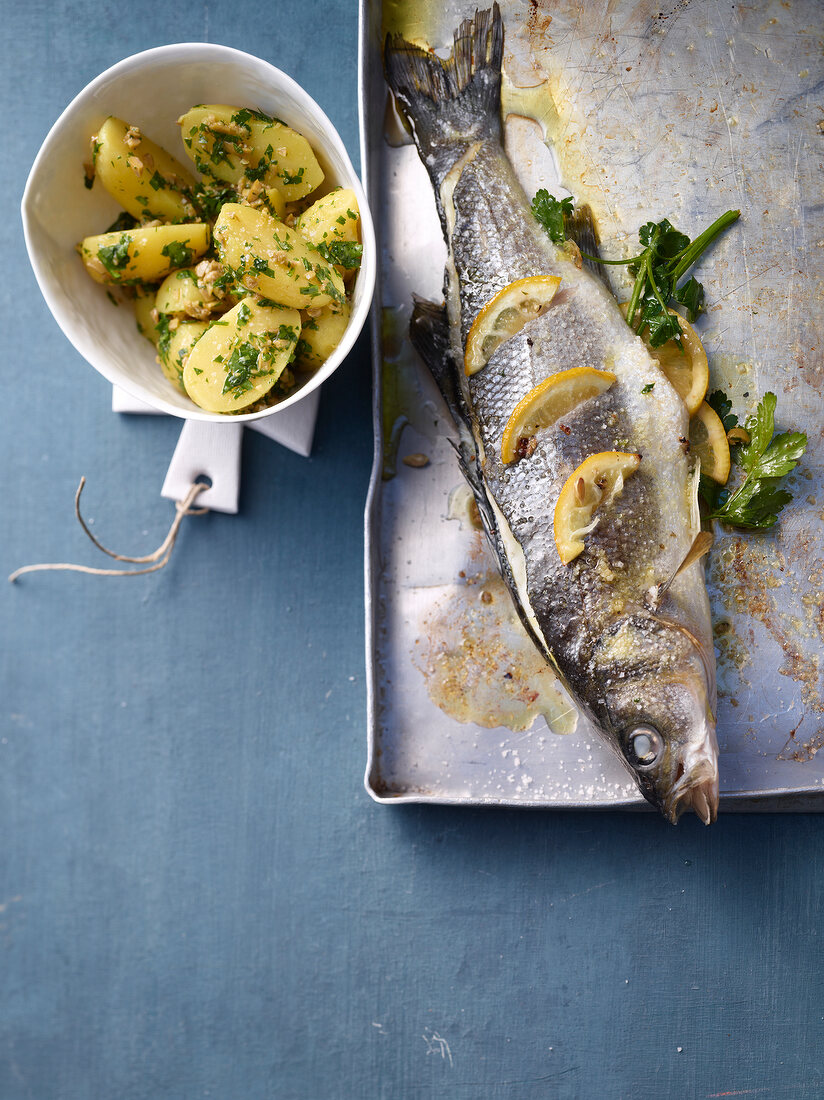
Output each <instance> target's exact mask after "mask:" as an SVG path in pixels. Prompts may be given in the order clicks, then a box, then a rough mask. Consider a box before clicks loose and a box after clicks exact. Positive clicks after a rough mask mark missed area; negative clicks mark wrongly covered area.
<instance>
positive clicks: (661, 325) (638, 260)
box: [532, 188, 740, 348]
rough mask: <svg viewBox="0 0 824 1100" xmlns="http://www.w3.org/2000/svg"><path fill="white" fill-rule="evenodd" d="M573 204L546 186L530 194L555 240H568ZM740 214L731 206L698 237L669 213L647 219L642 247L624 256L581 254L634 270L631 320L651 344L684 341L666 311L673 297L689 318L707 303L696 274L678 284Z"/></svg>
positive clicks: (537, 213)
mask: <svg viewBox="0 0 824 1100" xmlns="http://www.w3.org/2000/svg"><path fill="white" fill-rule="evenodd" d="M572 207H573V200H572V199H571V198H567V199H560V200H558V199H556V198H555V197H554V196H552V195H550V194H549V193H548V192H547V191H546V190H545V189H543V188H542V189H541V190H540V191H539V192H538V193H537V194H536V196H535V198H534V199H533V200H532V213H533V214H534V215H535V217H536V218H537V220H538V221H539V222H540V223H541V225H542V226H543V227H544V229H545V230H546V232H547V233H548V234H549V236H550V239H551V240H553V241H554V242H555V244H563V242H564V241H565V240H566V228H565V225H564V220H565V217H569V216H571V214H572ZM739 214H740V211H738V210H727V212H726V213H725V214H722V215H721V217H720V218H716V220H715V221H714V222H713V223H712V225H711V226H709V227H708V228H707V229H705V230H704V232H703V233H701V234H700V235H699V236H698V237H696V238H695V240H694V241H691V240H690V238H689V237H688V236H687V235H686V233H681V232H680V231H679V230H677V229H676V228H675V227H674V226H673V225H672V223H671V222H670V221H668V220H667V219H666V218H662V220H661V221H660V222H646V223H645V224H644V225H642V226H641V228H640V229H639V230H638V239H639V241H640V243H641V245H642V246H643V251H641V252H639V253H638V255H636V256H631V257H630V258H629V259H626V260H602V259H601V258H600V256H590V255H588V254H587V253H582V255H583V256H584V257H585V258H586V259H587V260H591V261H592V262H593V263H599V264H608V265H612V266H621V267H626V268H627V269H628V270H629V272H630V274H631V275H634V276H635V282H634V283H633V287H632V294H631V295H630V299H629V305H628V307H627V322H628V324H630V325H631V326H632V327H633V328H634V329H635V331H636V332H637V333H638V334H639V335H640V334H641V333H642V332H643V331H644V329H645V328H647V329H648V330H649V331H648V334H647V342H648V343H649V344H650V346H651V347H654V348H660V347H661V345H662V344H665V343H666V342H667V340H675V341H676V342H677V343H678V344H679V345H680V343H681V335H682V333H681V325H680V323H679V321H678V318H677V316H673V315H672V314H671V313H669V312H668V310H669V305H670V302H673V301H674V302H677V303H678V304H679V305H682V306H683V307H684V308H685V309H686V312H687V319H688V320H689V321H694V320H695V319H696V318H697V317H698V314H699V313H700V312H701V310H702V309H703V305H704V288H703V286H702V285H701V283H699V282H698V280H697V279H696V278H695V277H694V276H691V277H690V278H689V279H687V280H686V282H683V283H681V285H680V286H679V285H678V284H679V282H680V281H681V279H683V277H684V276H685V275H686V273H687V271H689V269H690V268H691V267H692V266H693V264H694V263H695V262H696V260H698V258H699V257H700V256H701V255H702V253H703V252H705V251H706V250H707V248H709V246H710V245H711V244H712V242H713V241H714V240H715V238H716V237H717V236H719V234H721V233H723V232H724V230H725V229H727V228H728V226H730V225H732V224H733V222H735V221H736V220H737V219H738V217H739Z"/></svg>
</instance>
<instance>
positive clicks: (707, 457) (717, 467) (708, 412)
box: [690, 401, 730, 485]
mask: <svg viewBox="0 0 824 1100" xmlns="http://www.w3.org/2000/svg"><path fill="white" fill-rule="evenodd" d="M690 449H691V450H692V451H693V453H694V454H697V455H698V457H699V459H700V460H701V473H702V474H706V475H707V477H711V478H712V480H713V481H717V482H718V484H719V485H724V484H725V483H726V481H727V478H728V477H729V476H730V445H729V443H728V442H727V433H726V432H725V431H724V425H723V424H722V423H721V418H720V417H719V415H718V413H717V412H716V411H715V409H713V408H711V407H710V406H709V405H708V404H707V403H706V401H703V402H702V403H701V405H700V406H699V407H698V412H697V413H696V414H695V416H694V417H693V418H692V420H690Z"/></svg>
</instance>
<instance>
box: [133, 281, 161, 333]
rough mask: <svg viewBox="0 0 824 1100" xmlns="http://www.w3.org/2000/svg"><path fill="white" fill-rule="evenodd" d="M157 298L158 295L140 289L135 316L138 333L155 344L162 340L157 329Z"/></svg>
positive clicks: (136, 299)
mask: <svg viewBox="0 0 824 1100" xmlns="http://www.w3.org/2000/svg"><path fill="white" fill-rule="evenodd" d="M155 297H156V295H155V294H154V292H153V291H146V290H144V289H143V288H142V287H140V288H138V291H137V295H136V297H135V300H134V316H135V320H136V321H137V331H138V332H139V333H140V335H141V336H145V337H146V339H147V340H151V342H152V343H153V344H157V341H158V340H159V339H160V333H159V332H158V331H157V329H156V328H155V319H154V308H155Z"/></svg>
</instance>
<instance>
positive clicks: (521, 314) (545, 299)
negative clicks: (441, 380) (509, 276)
mask: <svg viewBox="0 0 824 1100" xmlns="http://www.w3.org/2000/svg"><path fill="white" fill-rule="evenodd" d="M560 281H561V279H560V277H559V276H558V275H531V276H530V277H529V278H528V279H516V280H515V282H514V283H510V284H509V285H508V286H505V287H504V288H503V290H499V291H498V293H497V294H496V295H495V297H494V298H492V299H491V301H489V302H487V303H486V305H485V306H484V307H483V309H482V310H481V312H480V313H479V314H478V316H477V317H476V318H475V320H474V321H473V322H472V327H471V328H470V330H469V335H468V336H467V338H466V352H465V354H464V369H465V371H466V373H467V374H468V375H469V374H477V373H478V371H479V370H480V369H481V367H485V366H486V364H487V363H488V362H489V360H490V359H491V358H492V354H493V352H494V351H495V349H496V348H497V347H499V346H500V345H501V344H502V343H503V342H504V341H505V340H509V339H510V337H512V336H514V335H515V334H516V333H518V332H520V331H521V329H522V328H523V327H524V325H525V324H526V323H527V321H531V320H532V319H533V317H538V316H539V315H540V314H541V313H543V312H544V310H546V309H547V307H548V306H549V303H550V302H551V301H552V299H553V297H554V296H555V291H556V290H557V289H558V284H559V283H560Z"/></svg>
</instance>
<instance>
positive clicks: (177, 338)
mask: <svg viewBox="0 0 824 1100" xmlns="http://www.w3.org/2000/svg"><path fill="white" fill-rule="evenodd" d="M208 327H209V325H208V324H207V322H206V321H181V322H180V324H178V326H177V328H175V329H171V330H169V329H168V328H167V329H166V333H167V338H166V339H164V338H161V340H160V343H159V344H158V349H157V350H158V359H159V360H160V369H161V370H162V371H163V373H164V374H165V375H166V377H167V378H168V379H169V381H170V382H171V383H172V384H173V385H175V386H177V388H178V389H179V390H180V391H181V392H182V393H185V392H186V387H185V386H184V385H183V368H184V367H185V365H186V362H187V360H188V358H189V353H190V352H191V350H192V348H193V347H194V346H195V344H196V343H197V341H198V340H199V339H200V338H201V336H202V335H203V334H204V332H206V330H207V329H208Z"/></svg>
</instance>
